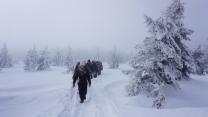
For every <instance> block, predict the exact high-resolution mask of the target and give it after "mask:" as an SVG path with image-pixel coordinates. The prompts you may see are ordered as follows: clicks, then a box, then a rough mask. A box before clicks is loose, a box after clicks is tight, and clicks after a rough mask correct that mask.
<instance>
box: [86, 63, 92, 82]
mask: <svg viewBox="0 0 208 117" xmlns="http://www.w3.org/2000/svg"><path fill="white" fill-rule="evenodd" d="M86 65H87V68H88V69H89V71H90V78H91V79H92V76H93V66H92V62H91V61H90V60H88V61H87V64H86Z"/></svg>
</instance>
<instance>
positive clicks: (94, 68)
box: [72, 60, 103, 103]
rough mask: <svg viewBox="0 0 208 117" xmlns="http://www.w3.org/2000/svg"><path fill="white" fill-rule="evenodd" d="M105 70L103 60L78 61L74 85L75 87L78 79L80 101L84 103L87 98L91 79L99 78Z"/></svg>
mask: <svg viewBox="0 0 208 117" xmlns="http://www.w3.org/2000/svg"><path fill="white" fill-rule="evenodd" d="M102 70H103V65H102V62H100V61H90V60H88V61H87V62H85V61H81V62H78V63H77V65H76V67H75V69H74V74H73V77H72V79H73V87H75V84H76V81H77V80H78V83H77V84H78V90H79V96H80V103H83V102H84V100H85V99H86V94H87V86H88V85H89V87H90V86H91V79H92V78H97V76H98V75H101V72H102Z"/></svg>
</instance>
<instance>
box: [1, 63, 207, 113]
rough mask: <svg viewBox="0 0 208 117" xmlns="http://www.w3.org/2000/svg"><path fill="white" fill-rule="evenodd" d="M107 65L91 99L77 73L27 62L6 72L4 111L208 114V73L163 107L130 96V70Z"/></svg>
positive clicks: (170, 96) (184, 84)
mask: <svg viewBox="0 0 208 117" xmlns="http://www.w3.org/2000/svg"><path fill="white" fill-rule="evenodd" d="M127 67H128V66H127V65H122V66H121V67H120V69H118V70H112V69H108V68H106V67H105V68H104V71H103V74H102V75H101V76H99V77H98V78H97V79H93V80H92V86H91V87H90V88H89V90H88V95H87V100H86V102H85V103H84V104H80V103H79V98H78V94H77V86H76V88H75V89H72V88H71V87H72V79H71V77H72V74H66V73H65V69H64V68H58V67H53V68H52V70H51V71H46V72H24V70H23V66H22V65H17V66H15V67H14V68H12V69H4V70H3V71H2V72H1V73H0V104H1V106H0V117H128V116H129V117H206V116H207V115H208V101H207V99H208V92H207V90H208V76H192V79H191V80H190V81H182V82H181V83H180V85H181V90H177V91H172V92H174V93H171V94H169V93H168V96H167V104H166V106H165V107H164V108H162V109H159V110H158V109H155V108H152V107H151V105H152V100H151V99H147V98H145V97H143V96H136V97H128V96H127V94H126V93H125V86H126V85H127V84H128V76H126V75H124V74H122V72H121V70H122V69H126V68H127Z"/></svg>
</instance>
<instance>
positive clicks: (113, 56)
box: [108, 48, 120, 69]
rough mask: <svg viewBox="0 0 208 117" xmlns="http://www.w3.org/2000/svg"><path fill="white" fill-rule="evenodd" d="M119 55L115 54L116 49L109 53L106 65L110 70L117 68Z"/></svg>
mask: <svg viewBox="0 0 208 117" xmlns="http://www.w3.org/2000/svg"><path fill="white" fill-rule="evenodd" d="M119 59H120V58H119V54H118V52H117V49H116V48H114V49H113V50H112V51H111V52H110V56H109V60H108V63H109V65H110V68H112V69H116V68H118V67H119V62H120V61H119Z"/></svg>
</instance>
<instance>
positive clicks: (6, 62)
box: [0, 44, 13, 68]
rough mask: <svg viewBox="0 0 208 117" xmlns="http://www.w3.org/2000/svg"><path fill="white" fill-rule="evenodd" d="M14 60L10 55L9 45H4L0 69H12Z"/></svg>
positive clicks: (0, 56) (0, 57)
mask: <svg viewBox="0 0 208 117" xmlns="http://www.w3.org/2000/svg"><path fill="white" fill-rule="evenodd" d="M12 66H13V64H12V58H11V56H10V55H9V53H8V49H7V45H6V44H4V45H3V48H2V49H1V52H0V67H1V68H10V67H12Z"/></svg>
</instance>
